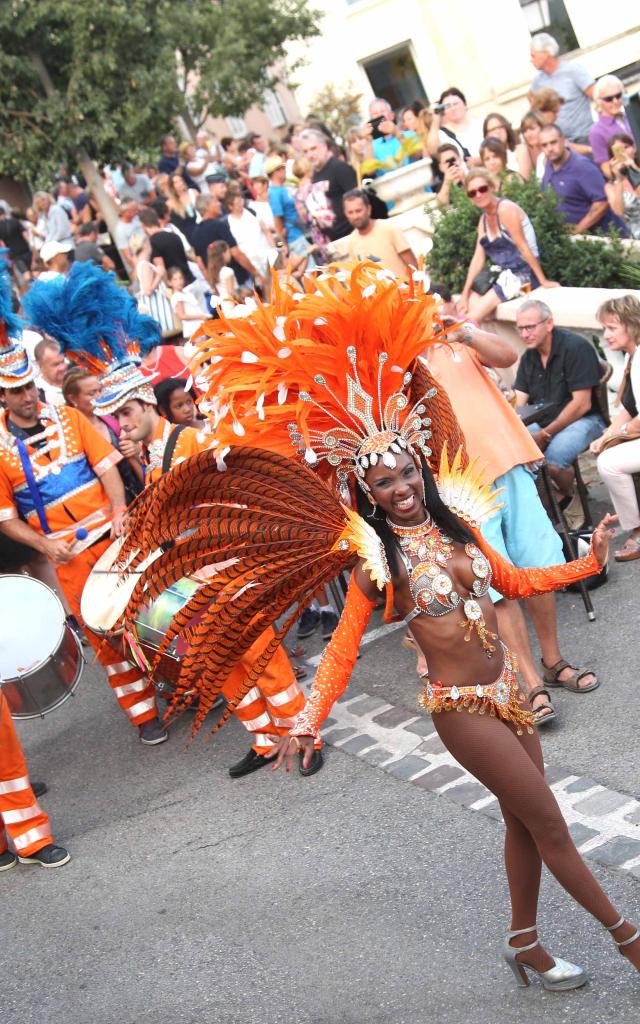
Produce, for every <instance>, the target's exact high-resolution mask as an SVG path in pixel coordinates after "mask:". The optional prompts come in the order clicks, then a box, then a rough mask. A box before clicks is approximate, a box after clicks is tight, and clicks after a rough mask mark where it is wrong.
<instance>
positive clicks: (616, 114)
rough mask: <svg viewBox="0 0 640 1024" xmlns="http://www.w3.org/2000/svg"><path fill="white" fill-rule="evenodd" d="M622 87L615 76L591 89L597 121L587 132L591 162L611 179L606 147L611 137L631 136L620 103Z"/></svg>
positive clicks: (601, 79) (598, 82) (608, 76)
mask: <svg viewBox="0 0 640 1024" xmlns="http://www.w3.org/2000/svg"><path fill="white" fill-rule="evenodd" d="M623 95H624V85H623V84H622V82H621V81H620V79H619V78H616V76H615V75H604V77H603V78H599V79H598V81H597V82H596V84H595V85H594V87H593V98H594V100H595V102H596V109H597V111H598V120H597V121H596V122H595V124H594V126H593V128H592V129H591V131H590V132H589V143H590V145H591V150H592V153H593V162H594V163H595V164H598V167H599V168H600V170H601V171H602V173H603V174H604V176H605V178H611V177H612V174H611V165H610V163H609V153H608V151H607V150H608V146H609V142H610V141H611V138H612V136H614V135H619V134H620V133H621V132H622V133H624V134H625V135H631V134H632V132H631V126H630V124H629V121H628V120H627V115H626V114H625V110H624V103H623V102H622V99H623Z"/></svg>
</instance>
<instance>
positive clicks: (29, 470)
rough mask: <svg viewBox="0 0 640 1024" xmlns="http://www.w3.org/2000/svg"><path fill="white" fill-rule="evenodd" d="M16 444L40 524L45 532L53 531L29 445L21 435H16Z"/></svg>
mask: <svg viewBox="0 0 640 1024" xmlns="http://www.w3.org/2000/svg"><path fill="white" fill-rule="evenodd" d="M16 445H17V447H18V454H19V455H20V462H21V463H22V471H23V473H24V475H25V479H26V481H27V487H28V488H29V494H30V495H31V500H32V502H33V507H34V508H35V510H36V513H37V515H38V519H39V520H40V526H41V527H42V532H43V533H51V529H50V527H49V524H48V522H47V515H46V512H45V510H44V502H43V500H42V495H41V494H40V489H39V487H38V485H37V483H36V478H35V476H34V474H33V466H32V465H31V459H30V458H29V452H28V451H27V446H26V444H25V443H24V441H22V440H21V439H20V438H19V437H16Z"/></svg>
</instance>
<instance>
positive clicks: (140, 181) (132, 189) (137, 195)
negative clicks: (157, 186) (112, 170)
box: [118, 164, 155, 205]
mask: <svg viewBox="0 0 640 1024" xmlns="http://www.w3.org/2000/svg"><path fill="white" fill-rule="evenodd" d="M122 177H123V184H122V186H121V187H120V189H119V190H118V195H119V197H120V202H121V203H125V202H127V201H128V200H131V199H133V200H134V201H135V202H136V203H138V205H141V204H142V203H146V202H150V201H151V200H152V199H155V192H154V189H153V182H152V181H151V179H150V178H149V176H148V175H147V174H138V173H137V172H136V170H135V168H134V167H133V166H132V164H124V166H123V168H122Z"/></svg>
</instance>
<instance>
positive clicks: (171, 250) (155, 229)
mask: <svg viewBox="0 0 640 1024" xmlns="http://www.w3.org/2000/svg"><path fill="white" fill-rule="evenodd" d="M140 221H141V223H142V225H143V226H144V230H145V231H146V233H147V235H148V236H149V241H150V242H151V259H152V260H153V262H154V263H155V265H156V266H158V267H160V269H161V270H164V271H165V272H166V271H167V270H169V269H170V268H171V267H178V269H179V270H181V271H182V273H183V275H184V283H185V285H187V286H188V285H190V284H193V282H194V281H195V278H194V276H193V274H192V273H191V270H190V269H189V264H188V262H187V254H186V252H185V251H184V245H183V244H182V242H181V241H180V238H179V237H178V235H175V234H174V233H173V232H172V231H165V230H163V228H162V225H161V224H160V218H159V217H158V214H157V213H156V211H155V210H152V209H151V208H150V207H147V208H145V209H144V210H140Z"/></svg>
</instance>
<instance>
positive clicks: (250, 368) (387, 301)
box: [191, 263, 463, 490]
mask: <svg viewBox="0 0 640 1024" xmlns="http://www.w3.org/2000/svg"><path fill="white" fill-rule="evenodd" d="M419 277H420V280H419V281H418V282H417V283H416V282H414V281H411V282H410V283H409V284H404V283H401V282H399V281H398V280H397V279H396V278H395V277H393V275H391V274H389V273H388V272H387V271H385V270H381V269H380V268H379V267H377V266H376V265H375V264H371V263H361V264H357V265H356V266H354V267H352V268H350V269H349V270H341V269H340V268H339V267H332V268H330V269H329V272H327V273H323V274H321V275H320V276H319V277H318V278H316V279H315V281H314V282H313V291H311V292H310V293H307V294H302V293H299V292H295V291H292V290H291V287H290V285H289V284H288V283H286V282H285V283H282V282H278V281H274V297H273V304H272V305H271V306H258V307H257V308H255V309H251V310H249V312H248V315H247V316H245V317H233V318H226V317H221V319H219V320H210V321H208V322H207V323H205V324H203V325H202V327H201V328H200V329H199V330H198V331H197V332H196V334H195V335H194V336H193V338H192V342H193V343H195V350H196V351H195V354H194V355H193V358H192V360H191V366H192V369H193V372H194V376H195V378H196V383H197V384H198V386H199V387H200V388H201V389H203V390H204V392H205V396H204V400H203V402H201V408H202V409H203V410H204V411H205V412H207V413H208V414H209V415H210V416H211V418H212V419H213V421H214V424H215V429H216V436H217V441H218V452H219V458H224V452H225V451H226V449H228V448H229V447H232V446H233V445H237V444H239V443H240V444H251V445H256V446H259V447H264V448H267V449H269V450H271V451H277V452H280V453H281V454H283V455H291V454H292V451H293V447H295V448H296V449H297V450H298V452H299V453H300V454H301V455H304V458H305V460H306V461H307V463H308V464H309V465H311V466H314V467H317V468H318V470H319V471H320V473H321V475H322V476H325V477H327V476H329V477H330V478H333V477H337V481H338V483H339V484H341V485H343V487H342V489H343V490H344V485H345V484H346V482H347V479H348V477H349V476H350V475H351V474H355V476H356V478H357V479H358V482H359V483H360V485H361V486H362V487H363V489H364V490H367V486H366V483H365V480H364V477H365V473H366V470H367V469H368V468H369V466H370V465H375V464H376V463H377V461H378V459H381V460H382V461H383V462H385V463H386V464H388V465H391V466H393V465H395V459H394V456H395V455H396V454H398V453H399V452H401V451H408V452H409V453H410V454H411V455H412V456H413V458H414V459H415V460H416V462H419V460H420V454H422V456H424V457H425V458H427V459H429V458H430V457H432V456H433V462H432V465H433V467H434V468H436V466H437V461H438V460H439V456H440V452H441V449H442V443H443V441H444V440H445V439H448V441H449V447H450V450H451V449H453V450H454V451H455V450H456V449H457V448H458V447H459V445H460V444H462V443H463V439H462V436H461V434H460V430H459V427H458V426H457V421H456V419H455V417H454V416H453V413H452V411H451V407H450V405H449V402H448V399H447V398H446V396H442V395H439V394H438V392H437V389H436V388H434V387H433V384H434V381H433V379H432V378H431V376H430V374H429V373H428V371H427V370H426V368H424V367H420V368H419V370H418V372H417V373H416V374H415V375H414V374H413V373H412V370H413V368H414V364H416V360H417V357H418V356H419V355H420V354H421V353H422V352H423V351H424V349H425V347H426V346H427V345H429V344H430V343H433V342H436V341H441V340H443V331H444V327H443V324H442V322H441V320H440V318H439V315H438V302H437V299H436V298H435V297H434V296H433V295H429V294H428V293H427V292H426V290H425V288H424V283H423V278H422V275H419ZM310 283H311V282H310ZM192 351H193V350H192ZM434 430H437V433H438V436H437V438H436V440H437V444H435V445H434V444H433V432H434ZM434 463H435V465H434Z"/></svg>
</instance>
